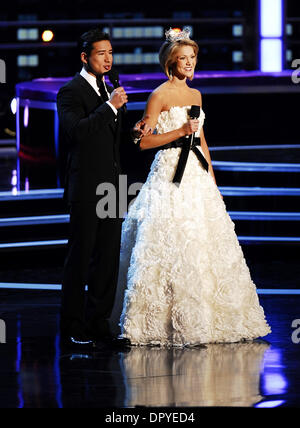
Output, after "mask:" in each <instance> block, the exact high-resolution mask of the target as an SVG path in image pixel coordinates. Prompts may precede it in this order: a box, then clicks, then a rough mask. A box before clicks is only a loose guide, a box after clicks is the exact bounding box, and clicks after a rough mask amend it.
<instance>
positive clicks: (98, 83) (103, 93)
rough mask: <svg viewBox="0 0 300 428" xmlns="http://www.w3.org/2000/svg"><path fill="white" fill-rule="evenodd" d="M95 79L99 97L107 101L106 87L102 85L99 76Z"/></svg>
mask: <svg viewBox="0 0 300 428" xmlns="http://www.w3.org/2000/svg"><path fill="white" fill-rule="evenodd" d="M96 81H97V86H98V88H99V91H100V95H101V98H102V99H103V101H104V102H105V101H108V95H107V92H106V89H105V87H104V82H103V80H102V79H100V78H99V79H96Z"/></svg>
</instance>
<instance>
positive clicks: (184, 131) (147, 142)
mask: <svg viewBox="0 0 300 428" xmlns="http://www.w3.org/2000/svg"><path fill="white" fill-rule="evenodd" d="M164 102H165V101H164V100H163V96H162V94H161V93H160V92H153V93H152V94H151V96H150V98H149V100H148V103H147V106H146V109H145V112H144V117H143V120H145V122H146V123H147V125H148V126H149V127H150V128H151V129H155V127H156V124H157V120H158V117H159V115H160V113H161V112H162V111H163V106H164ZM197 123H198V121H195V120H189V121H188V122H187V123H185V124H184V125H183V126H182V127H180V128H179V129H175V130H173V131H170V132H166V133H165V134H159V135H158V134H151V135H148V136H144V137H142V139H141V142H140V149H141V150H147V149H153V148H156V147H159V146H163V145H165V144H168V143H171V142H172V141H174V140H177V139H178V138H181V137H184V136H186V135H190V134H192V133H193V132H195V131H196V130H197Z"/></svg>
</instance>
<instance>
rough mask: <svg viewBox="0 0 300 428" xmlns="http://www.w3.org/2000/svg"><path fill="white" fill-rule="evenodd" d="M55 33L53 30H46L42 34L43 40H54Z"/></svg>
mask: <svg viewBox="0 0 300 428" xmlns="http://www.w3.org/2000/svg"><path fill="white" fill-rule="evenodd" d="M53 37H54V33H53V31H51V30H45V31H43V34H42V39H43V42H51V40H53Z"/></svg>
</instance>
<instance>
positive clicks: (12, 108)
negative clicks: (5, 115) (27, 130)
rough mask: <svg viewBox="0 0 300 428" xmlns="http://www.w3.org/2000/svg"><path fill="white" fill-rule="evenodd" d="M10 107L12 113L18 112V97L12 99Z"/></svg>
mask: <svg viewBox="0 0 300 428" xmlns="http://www.w3.org/2000/svg"><path fill="white" fill-rule="evenodd" d="M10 109H11V112H12V114H16V112H17V100H16V98H13V99H12V100H11V103H10Z"/></svg>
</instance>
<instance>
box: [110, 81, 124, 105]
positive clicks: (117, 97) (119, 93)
mask: <svg viewBox="0 0 300 428" xmlns="http://www.w3.org/2000/svg"><path fill="white" fill-rule="evenodd" d="M109 102H110V103H111V104H112V105H113V106H114V107H115V108H116V109H119V108H121V107H122V106H123V105H124V104H126V103H127V102H128V97H127V94H126V92H125V89H124V88H123V87H122V86H120V87H119V88H116V89H114V90H113V92H112V93H111V95H110V100H109Z"/></svg>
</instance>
